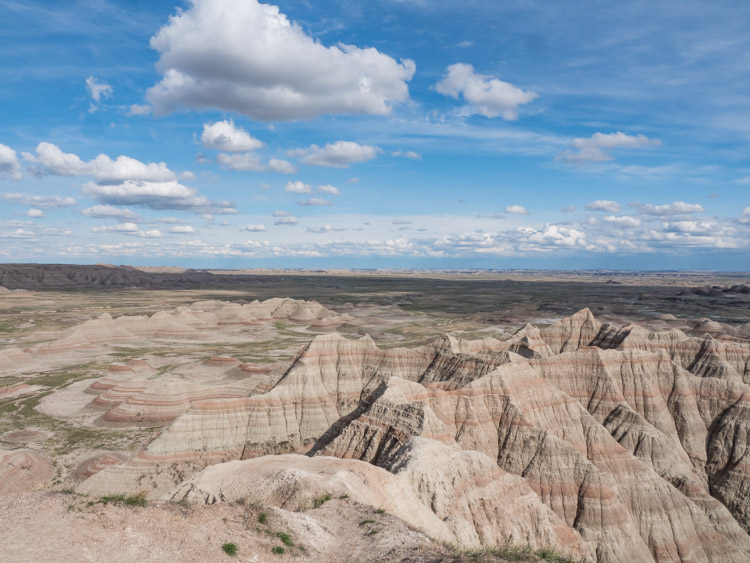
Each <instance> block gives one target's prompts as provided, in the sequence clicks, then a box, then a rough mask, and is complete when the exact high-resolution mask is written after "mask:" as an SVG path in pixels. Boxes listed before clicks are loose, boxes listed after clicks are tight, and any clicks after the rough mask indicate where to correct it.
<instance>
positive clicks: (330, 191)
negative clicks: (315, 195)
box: [318, 184, 341, 195]
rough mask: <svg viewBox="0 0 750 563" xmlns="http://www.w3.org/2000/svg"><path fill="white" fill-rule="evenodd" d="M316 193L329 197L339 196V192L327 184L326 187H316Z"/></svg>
mask: <svg viewBox="0 0 750 563" xmlns="http://www.w3.org/2000/svg"><path fill="white" fill-rule="evenodd" d="M318 191H319V192H322V193H324V194H329V195H341V192H340V191H339V190H338V188H335V187H334V186H331V185H330V184H328V185H327V186H318Z"/></svg>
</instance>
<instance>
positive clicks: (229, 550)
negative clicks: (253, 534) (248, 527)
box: [221, 542, 239, 557]
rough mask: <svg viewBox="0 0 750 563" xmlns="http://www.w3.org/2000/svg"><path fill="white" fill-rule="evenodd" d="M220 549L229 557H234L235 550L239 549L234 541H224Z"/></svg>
mask: <svg viewBox="0 0 750 563" xmlns="http://www.w3.org/2000/svg"><path fill="white" fill-rule="evenodd" d="M221 550H222V551H223V552H224V553H226V554H227V555H229V557H234V556H235V555H237V551H239V549H238V547H237V544H236V543H231V542H230V543H225V544H224V545H222V546H221Z"/></svg>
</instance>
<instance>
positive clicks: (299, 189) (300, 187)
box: [284, 180, 312, 194]
mask: <svg viewBox="0 0 750 563" xmlns="http://www.w3.org/2000/svg"><path fill="white" fill-rule="evenodd" d="M284 191H285V192H291V193H293V194H311V193H312V186H311V185H310V184H305V183H304V182H300V181H299V180H296V181H294V182H287V183H286V186H284Z"/></svg>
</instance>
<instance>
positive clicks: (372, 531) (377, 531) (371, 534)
mask: <svg viewBox="0 0 750 563" xmlns="http://www.w3.org/2000/svg"><path fill="white" fill-rule="evenodd" d="M379 533H380V530H370V531H369V532H367V533H366V534H365V535H366V536H374V535H375V534H379Z"/></svg>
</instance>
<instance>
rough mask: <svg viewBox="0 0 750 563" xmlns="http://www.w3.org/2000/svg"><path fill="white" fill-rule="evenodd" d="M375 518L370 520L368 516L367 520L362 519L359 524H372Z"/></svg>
mask: <svg viewBox="0 0 750 563" xmlns="http://www.w3.org/2000/svg"><path fill="white" fill-rule="evenodd" d="M374 523H375V520H370V519H369V518H368V519H367V520H362V521H361V522H360V523H359V525H360V526H364V525H365V524H374Z"/></svg>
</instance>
